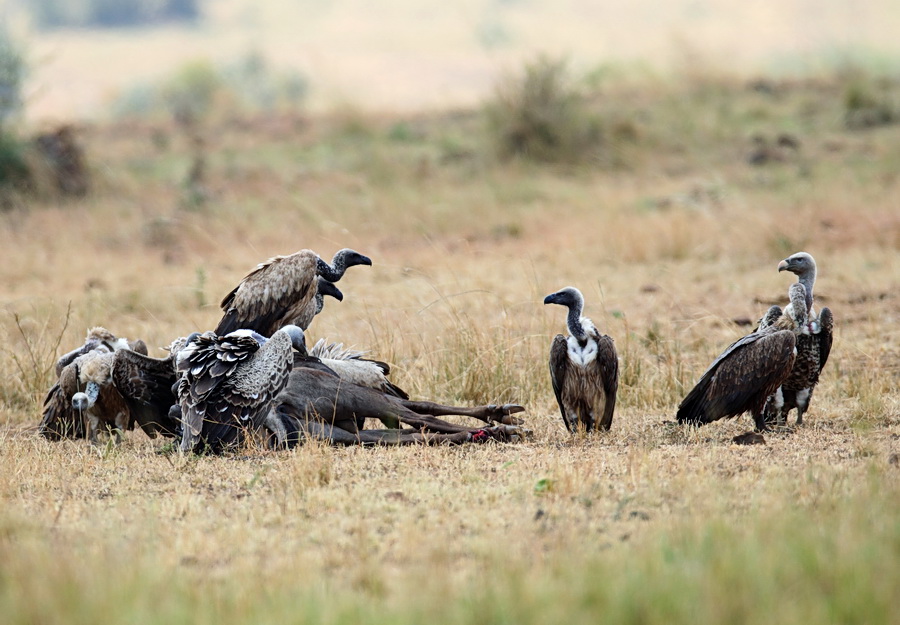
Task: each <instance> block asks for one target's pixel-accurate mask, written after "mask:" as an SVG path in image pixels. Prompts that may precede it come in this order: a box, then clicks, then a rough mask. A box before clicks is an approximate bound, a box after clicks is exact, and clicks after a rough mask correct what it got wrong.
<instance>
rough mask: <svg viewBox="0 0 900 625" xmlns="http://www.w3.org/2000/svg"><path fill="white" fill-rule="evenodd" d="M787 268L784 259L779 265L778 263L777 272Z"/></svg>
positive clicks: (786, 262) (786, 260)
mask: <svg viewBox="0 0 900 625" xmlns="http://www.w3.org/2000/svg"><path fill="white" fill-rule="evenodd" d="M787 268H788V259H786V258H785V259H784V260H783V261H781V262H780V263H778V271H786V270H787Z"/></svg>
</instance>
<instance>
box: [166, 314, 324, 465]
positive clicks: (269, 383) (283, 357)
mask: <svg viewBox="0 0 900 625" xmlns="http://www.w3.org/2000/svg"><path fill="white" fill-rule="evenodd" d="M303 341H304V337H303V330H301V329H300V328H299V327H297V326H295V325H290V324H289V325H286V326H284V327H282V328H281V329H280V330H278V331H277V332H275V333H273V334H272V337H271V338H269V339H267V338H265V337H264V336H262V335H260V334H258V333H256V332H254V331H252V330H236V331H234V332H231V333H229V334H226V335H225V336H217V335H216V334H215V333H214V332H204V333H203V334H201V335H199V336H198V337H196V338H195V339H194V340H193V341H192V342H191V343H190V344H189V345H188V346H187V347H185V348H184V349H183V350H182V351H181V352H180V353H179V355H178V359H177V369H178V371H179V372H180V373H181V374H182V376H181V378H180V379H179V381H178V401H179V403H180V405H181V421H182V428H183V432H182V438H181V451H183V452H191V451H195V450H200V449H202V447H203V446H204V445H205V446H206V447H207V448H208V449H209V450H210V451H212V452H213V453H220V452H222V451H224V450H225V449H226V448H228V447H229V446H232V445H234V444H236V443H239V442H240V441H241V440H242V439H243V436H244V430H250V431H255V430H258V429H259V428H260V427H261V426H262V425H263V422H264V420H265V416H266V413H267V412H268V408H269V402H270V401H271V400H272V398H274V397H275V395H277V394H278V392H279V391H281V389H282V388H283V387H284V385H285V384H286V383H287V379H288V374H289V373H290V372H291V368H292V367H293V364H294V357H293V352H292V348H294V349H297V350H298V351H300V352H301V353H304V354H305V352H306V347H305V345H304V342H303Z"/></svg>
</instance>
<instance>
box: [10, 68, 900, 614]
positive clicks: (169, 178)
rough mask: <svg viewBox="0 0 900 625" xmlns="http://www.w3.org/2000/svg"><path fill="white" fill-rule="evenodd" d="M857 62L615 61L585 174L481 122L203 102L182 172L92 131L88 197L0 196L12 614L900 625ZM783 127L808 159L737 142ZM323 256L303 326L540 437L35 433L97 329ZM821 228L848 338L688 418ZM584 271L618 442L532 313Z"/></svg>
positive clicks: (172, 133) (891, 418) (828, 284)
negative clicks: (696, 392)
mask: <svg viewBox="0 0 900 625" xmlns="http://www.w3.org/2000/svg"><path fill="white" fill-rule="evenodd" d="M848 80H849V79H848V78H847V77H845V76H836V77H833V78H831V79H829V80H817V81H805V82H800V81H797V82H784V83H781V82H777V81H776V82H770V83H766V84H765V85H762V86H760V85H756V86H751V85H748V84H745V83H743V82H741V81H737V80H728V79H704V78H702V77H699V76H684V77H682V78H680V79H678V80H673V81H672V82H671V83H654V82H649V83H644V84H641V83H634V82H632V81H627V80H623V81H621V82H617V83H614V84H609V85H608V86H607V87H605V89H604V91H602V92H601V93H600V94H599V95H598V97H597V98H596V100H595V102H594V104H593V106H594V108H595V110H596V112H597V114H598V115H599V116H600V118H601V119H602V120H604V124H605V125H604V135H603V136H604V142H603V144H602V150H601V151H600V152H599V153H598V154H597V155H596V157H595V158H594V159H593V160H591V161H590V162H589V163H587V164H583V165H580V166H566V167H564V166H540V165H536V164H533V163H529V162H525V161H515V160H514V161H509V162H502V161H498V160H497V159H495V158H494V157H492V156H491V154H490V151H489V150H488V149H487V146H486V139H485V137H486V136H487V133H486V132H485V130H484V127H483V123H482V119H481V117H479V116H478V115H477V114H476V113H474V112H470V111H459V112H448V113H442V114H434V115H419V116H413V115H408V116H396V117H387V116H382V117H372V116H366V115H363V114H361V113H355V112H353V111H344V112H340V113H334V114H330V115H323V116H320V117H314V118H308V117H304V118H297V117H287V116H275V117H269V118H265V119H263V118H260V119H250V120H246V119H234V120H229V119H218V118H217V119H215V120H214V121H212V122H210V125H209V126H207V127H205V128H203V130H202V132H203V134H204V136H205V137H206V147H205V158H206V164H207V176H206V178H205V179H204V180H203V184H202V188H197V186H196V185H195V187H193V188H187V187H186V186H185V178H186V175H187V171H188V169H189V168H190V166H191V159H192V156H191V150H192V148H191V145H190V143H189V142H188V140H187V138H186V137H184V136H183V134H182V133H181V132H180V131H179V130H178V128H176V127H174V126H171V125H169V124H166V123H149V122H138V121H134V122H121V123H116V124H113V123H108V124H99V125H88V126H85V127H84V128H82V130H81V136H82V137H83V139H84V144H85V147H86V149H87V152H88V155H89V158H90V161H91V164H92V168H93V174H94V180H95V183H96V189H95V191H94V193H93V194H92V195H91V196H90V197H89V198H87V199H85V200H80V201H66V202H63V201H59V200H55V199H53V198H49V197H46V198H43V199H39V200H36V201H32V202H30V203H29V204H28V205H27V206H23V207H20V208H16V209H13V210H10V211H8V212H5V213H3V214H2V215H0V220H2V223H3V227H2V229H0V246H2V247H3V249H4V254H3V258H4V262H3V263H2V265H0V284H2V285H3V289H2V292H0V305H2V308H3V314H2V317H0V338H2V345H3V350H4V351H3V355H2V359H0V370H2V374H3V375H2V376H0V390H2V394H0V397H2V419H3V422H4V424H5V425H4V427H3V430H2V434H0V497H2V512H0V610H2V613H3V614H4V621H5V622H8V623H96V622H134V623H157V622H160V623H173V622H185V623H187V622H190V623H231V622H235V623H236V622H258V623H270V622H271V623H276V622H285V621H291V622H304V623H305V622H310V623H421V622H426V621H427V622H441V623H482V622H483V623H556V622H569V623H596V622H598V621H604V622H612V623H644V624H648V623H671V622H691V623H810V622H814V623H896V622H898V621H900V608H898V603H897V599H896V589H897V588H898V587H900V479H898V478H900V466H898V460H897V458H898V452H900V442H898V439H900V398H898V393H897V381H898V377H900V331H898V329H897V326H898V324H897V321H898V309H900V308H898V299H897V298H898V297H900V296H898V293H900V254H898V250H900V206H898V199H897V198H898V197H900V176H898V173H897V172H898V171H900V147H898V146H900V127H898V126H890V125H889V126H883V127H879V128H872V129H868V130H848V129H847V128H846V127H845V125H844V123H843V120H844V114H845V109H844V103H845V101H846V94H847V91H848V89H850V88H853V87H851V86H848V85H849V83H848ZM781 133H788V134H790V136H791V137H792V138H793V139H795V141H796V142H798V143H799V149H797V150H792V149H787V150H780V151H774V152H772V158H771V159H770V160H769V162H766V163H765V164H763V165H761V166H754V165H751V164H749V163H748V160H747V156H748V154H749V153H750V152H751V150H753V149H754V146H755V145H757V144H755V143H754V141H753V140H752V137H753V136H754V135H760V136H762V137H763V138H765V139H766V141H767V142H769V143H774V142H775V138H776V137H777V136H778V135H779V134H781ZM303 247H309V248H312V249H315V250H317V251H318V252H320V253H322V254H323V255H330V254H331V253H333V252H334V251H335V250H337V249H338V248H341V247H353V248H355V249H357V250H359V251H361V252H364V253H366V254H368V255H369V256H371V257H372V258H373V260H374V266H373V267H371V268H369V267H358V268H354V269H353V270H351V272H350V273H348V275H347V276H346V277H345V278H344V280H343V281H342V282H341V284H340V286H341V289H342V290H343V291H344V294H345V300H344V301H343V302H342V303H337V302H332V301H329V302H328V303H327V305H326V309H325V311H324V312H323V313H322V314H321V315H320V316H319V317H317V319H316V321H315V322H314V323H313V325H312V326H311V328H310V332H309V334H310V338H311V339H313V340H315V338H318V337H320V336H326V337H328V338H330V339H333V340H340V341H343V342H344V343H345V344H349V345H355V346H357V347H361V348H366V349H370V350H371V351H372V353H373V354H375V355H377V356H378V357H379V358H382V359H384V360H388V361H390V362H391V363H392V364H393V365H394V373H393V379H394V381H395V382H396V383H397V384H399V385H400V386H402V387H404V388H406V389H407V390H408V391H409V392H410V394H411V395H412V396H414V397H420V398H429V399H434V400H438V401H442V402H463V403H475V402H478V403H481V402H495V401H518V402H520V403H523V404H524V405H526V407H527V413H525V414H526V419H527V424H528V426H529V427H530V428H531V429H533V431H534V437H533V439H532V440H530V441H528V442H525V443H522V444H515V445H512V444H511V445H487V446H478V447H463V448H428V449H423V448H405V449H334V448H328V447H324V446H321V445H307V446H305V447H303V448H300V449H297V450H296V451H293V452H290V453H271V452H266V451H263V450H260V449H254V448H250V449H247V450H246V451H244V452H242V453H240V454H237V455H235V456H228V457H223V458H183V457H177V456H165V455H161V454H158V453H156V452H157V451H158V450H159V449H160V447H161V446H162V445H163V442H162V441H150V440H149V439H147V438H146V437H145V436H144V435H143V434H141V433H138V432H132V433H130V434H129V435H128V436H127V437H126V441H125V443H124V444H123V445H122V446H121V447H119V448H116V449H92V448H91V447H89V446H88V445H87V444H86V443H85V442H83V441H79V442H63V443H57V444H51V443H47V442H45V441H43V440H41V439H39V438H38V437H37V436H36V435H35V433H34V426H35V425H36V423H37V422H38V421H39V417H40V406H41V401H42V399H43V394H44V392H45V391H46V389H47V388H49V386H50V384H51V378H50V372H51V370H52V365H53V363H54V361H55V359H56V357H57V356H58V355H59V354H60V353H62V352H64V351H67V350H68V349H71V348H72V347H74V346H76V345H78V344H80V341H81V339H82V337H83V335H84V332H85V330H86V328H88V327H90V326H93V325H98V324H99V325H104V326H106V327H108V328H109V329H110V330H112V331H113V332H114V333H116V334H118V335H124V336H128V337H140V338H143V339H144V340H145V341H147V343H148V345H151V346H154V351H153V353H154V354H155V355H162V354H163V352H162V351H161V350H159V349H155V346H161V345H166V344H168V342H169V341H170V340H171V339H172V338H174V337H175V336H179V335H184V334H186V333H188V332H190V331H192V330H203V329H207V328H210V327H212V326H213V325H214V324H215V323H216V321H217V320H218V309H217V306H216V304H217V303H218V301H219V299H220V298H221V297H222V296H223V295H224V294H225V293H226V292H227V291H228V290H229V289H230V288H231V287H232V286H234V284H236V282H237V281H238V280H239V279H240V278H241V277H242V276H243V275H244V274H245V273H246V272H247V271H248V270H249V269H250V268H252V267H253V266H255V264H256V263H257V262H259V261H261V260H263V259H265V258H267V257H269V256H271V255H274V254H279V253H290V252H292V251H295V250H297V249H300V248H303ZM800 250H805V251H808V252H810V253H812V254H813V255H814V256H815V257H816V259H817V261H818V264H819V281H818V283H817V297H818V298H819V304H820V305H828V306H829V307H831V308H832V310H833V311H834V314H835V319H836V326H837V329H836V337H835V345H834V349H833V351H832V355H831V360H830V361H829V363H828V367H827V369H826V371H825V373H824V376H823V379H822V382H821V384H820V386H819V388H818V390H817V391H816V396H815V398H814V400H813V404H812V409H811V410H810V412H809V413H808V422H807V423H806V424H805V425H804V426H803V427H802V428H799V429H797V430H796V431H795V432H793V433H778V434H767V435H766V440H767V444H766V445H760V446H752V447H742V446H736V445H733V444H732V443H731V439H732V437H733V436H735V435H736V434H739V433H742V432H744V431H746V430H747V429H748V428H749V427H750V426H751V421H750V419H749V418H748V417H743V418H740V419H738V420H734V421H730V422H720V423H715V424H713V425H710V426H707V427H705V428H702V429H695V428H681V427H678V426H675V425H673V424H672V420H673V419H674V412H675V407H676V406H677V403H678V401H679V400H680V398H681V397H682V396H683V395H684V393H685V392H686V391H687V389H689V388H690V386H691V385H692V384H693V382H694V381H695V380H696V378H697V377H698V376H699V375H700V373H702V371H703V370H704V369H705V367H706V366H707V365H708V363H709V362H710V361H711V359H712V358H714V357H715V356H716V355H717V354H718V353H719V352H720V351H721V350H722V349H723V348H724V347H725V346H726V345H727V344H728V343H729V342H731V341H732V340H734V339H735V338H736V337H738V336H740V335H741V334H743V333H745V332H746V331H747V326H746V325H739V323H740V322H743V321H745V320H755V319H757V318H758V317H759V316H760V315H761V314H762V313H763V311H764V310H765V309H766V308H767V307H768V306H769V305H770V304H771V303H775V302H781V303H783V302H784V300H785V297H786V292H787V287H788V284H789V282H790V280H791V278H792V276H786V275H784V274H779V273H777V271H776V266H777V264H778V261H779V260H781V259H782V258H784V257H786V256H787V255H789V254H790V253H792V252H796V251H800ZM569 284H571V285H575V286H578V287H579V288H580V289H581V290H582V291H583V292H584V293H585V297H586V299H587V310H586V314H588V315H589V316H591V317H592V318H593V320H594V322H595V323H596V324H597V325H598V327H600V328H601V330H603V331H605V332H607V333H609V334H610V335H611V336H613V337H614V338H615V340H616V344H617V348H618V351H619V355H620V360H621V369H622V375H621V383H620V390H619V404H618V411H617V414H616V417H615V421H614V423H613V429H612V431H611V432H609V433H608V434H602V435H599V436H595V437H588V438H577V439H572V438H570V437H569V436H568V435H567V434H566V433H565V430H564V428H563V425H562V421H561V419H560V417H559V415H558V412H557V409H556V405H555V400H554V399H553V395H552V391H551V388H550V383H549V376H548V373H547V366H546V360H547V352H548V349H549V344H550V340H551V338H552V336H553V335H554V334H555V333H557V332H559V331H562V329H563V328H564V311H563V310H562V309H560V308H559V307H544V306H542V304H541V300H542V298H543V296H544V295H546V294H548V293H550V292H552V291H555V290H557V289H558V288H560V287H562V286H565V285H569Z"/></svg>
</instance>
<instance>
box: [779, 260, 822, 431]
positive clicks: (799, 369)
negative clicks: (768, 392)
mask: <svg viewBox="0 0 900 625" xmlns="http://www.w3.org/2000/svg"><path fill="white" fill-rule="evenodd" d="M778 271H790V272H791V273H794V274H796V275H797V282H798V283H799V284H802V285H803V286H804V288H805V290H806V303H805V305H806V318H807V324H806V326H805V327H804V328H803V330H802V331H801V332H800V334H798V335H797V358H796V360H795V361H794V366H793V368H792V369H791V373H790V375H788V377H787V379H786V380H785V381H784V382H783V383H782V384H781V386H780V387H779V388H778V389H776V390H775V393H773V394H772V396H771V397H769V399H768V401H767V402H766V406H765V419H766V422H767V423H776V424H777V425H785V423H786V421H787V414H788V412H790V411H791V410H793V409H794V408H796V409H797V425H802V423H803V414H804V413H805V412H806V410H807V409H808V408H809V404H810V401H811V400H812V394H813V391H814V390H815V388H816V384H818V382H819V376H820V375H821V373H822V369H823V368H824V367H825V363H826V362H827V361H828V355H829V354H830V353H831V344H832V340H833V329H834V318H833V317H832V314H831V310H830V309H829V308H823V309H822V310H821V311H820V312H819V313H818V314H816V312H815V310H814V308H813V285H814V284H815V282H816V261H815V260H814V259H813V257H812V256H811V255H809V254H807V253H806V252H799V253H797V254H793V255H791V256H789V257H787V258H785V259H784V260H783V261H781V262H780V263H779V264H778Z"/></svg>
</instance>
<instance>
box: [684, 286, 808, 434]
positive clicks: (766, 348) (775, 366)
mask: <svg viewBox="0 0 900 625" xmlns="http://www.w3.org/2000/svg"><path fill="white" fill-rule="evenodd" d="M788 294H789V296H790V300H791V304H790V305H789V306H788V309H786V310H785V311H784V312H783V313H782V314H781V316H780V317H778V319H777V320H776V321H775V322H774V323H772V324H771V325H767V326H764V327H763V326H761V327H760V328H759V329H757V330H756V331H754V332H752V333H750V334H748V335H747V336H744V337H743V338H740V339H738V340H737V341H735V342H734V343H732V344H731V345H730V346H729V347H728V348H727V349H726V350H725V351H724V352H722V354H721V355H720V356H719V357H718V358H716V359H715V360H714V361H713V363H712V364H711V365H710V366H709V368H708V369H707V370H706V372H705V373H704V374H703V375H702V376H701V377H700V380H699V381H698V382H697V384H696V386H694V388H693V389H691V391H690V392H689V393H688V394H687V396H685V398H684V399H683V400H682V402H681V404H680V405H679V406H678V413H677V418H678V422H679V423H689V424H693V425H704V424H706V423H712V422H713V421H717V420H719V419H722V418H724V417H736V416H738V415H741V414H743V413H745V412H747V411H748V410H749V411H750V413H751V414H752V415H753V421H754V423H755V424H756V429H757V430H765V429H766V423H765V419H764V416H763V408H764V406H765V404H766V400H767V399H768V397H769V396H770V395H771V394H772V393H774V392H775V389H777V388H778V387H779V386H780V385H781V384H782V383H783V382H784V380H785V379H786V378H787V376H788V375H789V374H790V372H791V367H793V366H794V360H795V359H796V355H797V348H796V345H797V335H798V334H799V333H800V331H801V329H802V327H803V326H804V325H805V324H806V314H805V313H806V306H805V302H806V289H804V287H803V285H802V284H797V283H795V284H793V285H791V288H790V290H789V291H788ZM773 308H774V307H773ZM770 312H773V309H770ZM768 316H769V315H768V313H767V315H766V318H768ZM764 319H765V318H764Z"/></svg>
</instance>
